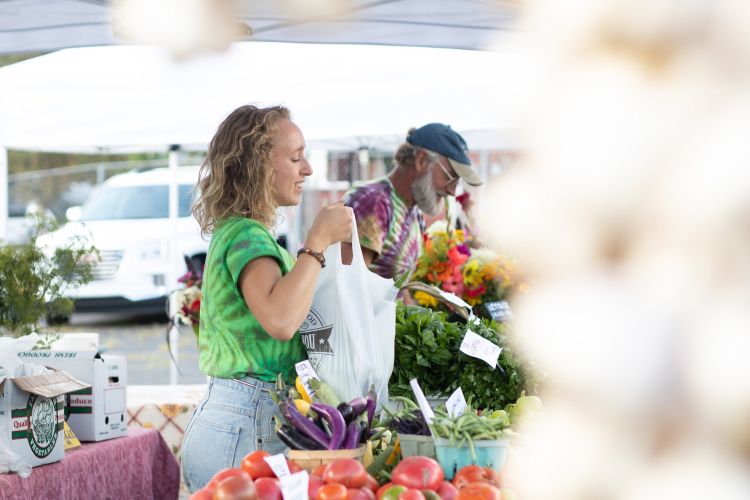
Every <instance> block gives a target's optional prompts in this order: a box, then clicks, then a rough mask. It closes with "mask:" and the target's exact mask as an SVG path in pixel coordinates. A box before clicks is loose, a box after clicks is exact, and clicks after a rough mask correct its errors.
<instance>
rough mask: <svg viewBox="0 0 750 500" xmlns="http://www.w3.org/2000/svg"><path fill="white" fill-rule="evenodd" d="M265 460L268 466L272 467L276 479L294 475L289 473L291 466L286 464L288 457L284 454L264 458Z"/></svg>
mask: <svg viewBox="0 0 750 500" xmlns="http://www.w3.org/2000/svg"><path fill="white" fill-rule="evenodd" d="M263 460H265V461H266V463H267V464H268V466H269V467H271V470H272V471H273V473H274V474H276V477H284V476H290V475H291V474H292V473H291V472H290V471H289V466H288V465H287V463H286V457H285V456H284V454H283V453H279V454H278V455H271V456H268V457H263Z"/></svg>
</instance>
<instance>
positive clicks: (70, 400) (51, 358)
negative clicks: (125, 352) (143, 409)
mask: <svg viewBox="0 0 750 500" xmlns="http://www.w3.org/2000/svg"><path fill="white" fill-rule="evenodd" d="M18 359H20V360H21V361H22V362H24V363H38V364H41V365H44V366H48V367H51V368H55V369H57V370H65V371H66V372H68V373H70V374H71V375H72V376H74V377H76V378H78V379H79V380H81V381H83V382H86V383H88V384H91V387H90V388H88V389H83V390H80V391H76V392H72V393H70V394H68V395H67V396H66V406H67V407H66V418H67V421H68V425H69V426H70V428H71V429H72V430H73V432H74V433H75V435H76V437H78V439H79V440H80V441H102V440H105V439H112V438H116V437H122V436H125V435H126V434H127V431H128V415H127V413H128V407H127V400H126V393H127V378H128V375H127V372H128V369H127V361H126V360H125V357H123V356H114V355H109V354H99V353H98V352H96V351H24V352H19V353H18Z"/></svg>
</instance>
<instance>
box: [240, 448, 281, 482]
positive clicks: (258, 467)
mask: <svg viewBox="0 0 750 500" xmlns="http://www.w3.org/2000/svg"><path fill="white" fill-rule="evenodd" d="M270 456H271V454H270V453H268V452H267V451H264V450H257V451H254V452H252V453H249V454H247V455H245V458H243V459H242V464H241V465H240V468H241V469H242V470H244V471H245V472H247V473H248V474H250V477H252V478H253V479H258V478H259V477H276V474H274V473H273V470H271V466H270V465H268V463H267V462H266V461H265V460H263V457H270Z"/></svg>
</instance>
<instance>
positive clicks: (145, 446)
mask: <svg viewBox="0 0 750 500" xmlns="http://www.w3.org/2000/svg"><path fill="white" fill-rule="evenodd" d="M179 487H180V467H179V465H178V464H177V460H175V457H174V456H173V455H172V453H171V452H170V450H169V448H168V447H167V444H166V443H165V442H164V439H162V437H161V434H159V432H158V431H156V430H132V429H129V430H128V435H127V436H126V437H122V438H116V439H110V440H107V441H100V442H98V443H82V444H81V446H80V447H79V448H75V449H73V450H70V451H67V452H65V458H64V459H63V460H62V461H61V462H57V463H54V464H48V465H41V466H39V467H34V469H33V472H32V473H31V476H29V477H28V478H27V479H21V478H20V477H19V476H18V475H17V474H0V500H6V499H8V500H10V499H14V500H15V499H18V500H20V499H27V498H54V499H57V500H78V499H81V498H113V499H114V498H138V499H176V498H177V496H178V491H179Z"/></svg>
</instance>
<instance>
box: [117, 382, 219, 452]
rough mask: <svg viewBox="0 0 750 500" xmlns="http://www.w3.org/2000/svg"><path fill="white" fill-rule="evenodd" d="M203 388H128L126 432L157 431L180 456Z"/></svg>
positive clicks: (168, 386) (143, 386)
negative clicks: (183, 440)
mask: <svg viewBox="0 0 750 500" xmlns="http://www.w3.org/2000/svg"><path fill="white" fill-rule="evenodd" d="M205 392H206V384H196V385H130V386H128V403H127V404H128V430H131V429H156V430H158V431H159V432H160V433H161V435H162V437H163V438H164V441H166V442H167V446H169V449H170V450H171V451H172V453H174V454H175V456H179V451H180V446H181V445H182V438H183V437H184V436H185V428H186V427H187V424H188V421H189V420H190V416H191V415H192V414H193V410H194V409H195V406H196V405H197V404H198V403H199V402H200V400H201V398H202V397H203V394H204V393H205Z"/></svg>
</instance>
